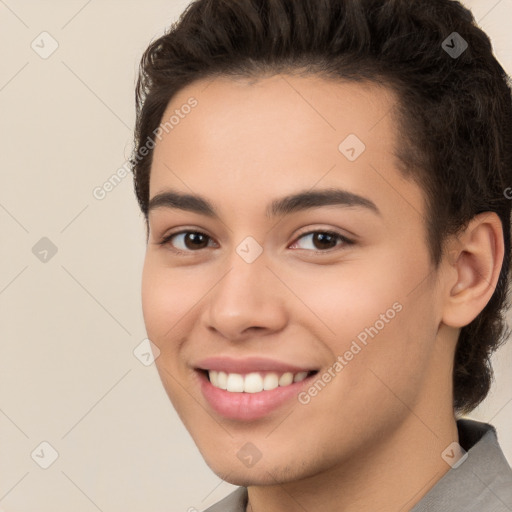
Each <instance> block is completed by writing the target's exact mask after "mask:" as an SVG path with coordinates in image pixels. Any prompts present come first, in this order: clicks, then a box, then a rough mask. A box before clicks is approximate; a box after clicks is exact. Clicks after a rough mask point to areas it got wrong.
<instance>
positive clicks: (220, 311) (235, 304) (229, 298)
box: [206, 237, 285, 338]
mask: <svg viewBox="0 0 512 512" xmlns="http://www.w3.org/2000/svg"><path fill="white" fill-rule="evenodd" d="M248 238H250V237H248ZM226 263H227V265H226V267H229V268H228V270H227V272H226V273H223V274H224V275H223V277H222V279H220V280H219V282H218V283H217V286H215V287H214V289H213V290H212V293H211V295H210V299H209V301H208V314H207V316H206V317H207V322H208V324H209V327H214V328H215V329H216V330H217V331H219V332H221V333H223V334H224V335H225V336H226V337H232V338H235V337H237V336H239V335H241V334H242V333H243V331H244V330H246V329H247V328H250V327H259V328H267V329H270V330H272V329H279V328H280V327H281V325H282V323H283V322H284V321H285V314H284V311H283V309H282V302H281V300H280V298H279V297H280V295H279V292H278V287H277V286H276V287H274V286H272V287H271V286H270V280H271V279H273V275H272V272H270V270H269V269H268V268H267V264H268V259H267V258H266V256H265V253H264V251H263V248H262V247H261V246H260V244H258V242H256V240H254V239H252V240H250V239H245V240H243V241H242V242H241V243H240V244H239V245H238V246H237V247H236V248H235V250H234V251H233V253H232V255H231V257H230V258H229V259H227V260H226Z"/></svg>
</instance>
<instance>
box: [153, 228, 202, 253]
mask: <svg viewBox="0 0 512 512" xmlns="http://www.w3.org/2000/svg"><path fill="white" fill-rule="evenodd" d="M209 241H210V237H209V236H208V235H205V234H204V233H201V232H199V231H181V232H180V233H172V234H170V235H168V236H166V237H165V238H164V239H163V240H162V241H161V242H160V244H161V245H170V246H171V247H173V249H174V250H176V251H177V252H194V251H197V250H200V249H205V248H206V247H208V242H209Z"/></svg>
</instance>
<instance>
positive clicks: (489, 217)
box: [442, 212, 505, 328]
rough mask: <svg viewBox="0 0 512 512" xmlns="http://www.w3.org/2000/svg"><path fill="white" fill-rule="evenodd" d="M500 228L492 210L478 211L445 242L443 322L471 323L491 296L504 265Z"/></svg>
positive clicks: (459, 325) (453, 324) (458, 325)
mask: <svg viewBox="0 0 512 512" xmlns="http://www.w3.org/2000/svg"><path fill="white" fill-rule="evenodd" d="M504 250H505V249H504V240H503V228H502V224H501V220H500V218H499V217H498V215H497V214H496V213H494V212H484V213H480V214H479V215H477V216H476V217H474V218H473V219H472V220H471V222H470V223H469V225H468V227H467V228H466V229H465V230H464V231H463V232H462V233H460V234H458V235H457V236H456V237H455V238H454V239H452V240H451V241H449V242H448V254H447V255H446V256H445V258H446V260H447V261H446V265H448V267H449V268H448V273H447V274H446V275H447V276H450V277H449V278H447V280H446V291H445V296H444V297H445V301H444V305H445V306H444V309H443V319H442V320H443V323H445V324H446V325H449V326H451V327H456V328H461V327H464V326H466V325H468V324H470V323H471V322H472V321H473V320H474V319H475V318H476V317H477V316H478V314H479V313H480V312H481V311H482V310H483V309H484V308H485V306H486V305H487V303H488V302H489V300H490V299H491V297H492V294H493V293H494V290H495V289H496V285H497V283H498V278H499V275H500V271H501V266H502V264H503V255H504Z"/></svg>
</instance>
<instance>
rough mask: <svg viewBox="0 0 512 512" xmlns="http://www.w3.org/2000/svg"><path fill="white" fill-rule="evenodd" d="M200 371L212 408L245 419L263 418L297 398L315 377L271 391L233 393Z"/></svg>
mask: <svg viewBox="0 0 512 512" xmlns="http://www.w3.org/2000/svg"><path fill="white" fill-rule="evenodd" d="M198 373H199V378H200V380H201V391H202V393H203V396H204V397H205V398H206V400H207V401H208V403H209V404H210V405H211V407H212V409H213V410H214V411H215V412H217V413H218V414H220V415H221V416H224V417H225V418H228V419H232V420H243V421H253V420H257V419H260V418H263V417H265V416H267V415H268V414H270V413H271V412H272V411H274V410H276V409H278V408H279V407H280V406H282V405H284V404H285V403H286V402H288V401H290V400H292V399H294V398H295V399H296V398H297V395H298V394H299V392H300V390H301V388H302V387H304V386H305V385H307V384H308V382H309V380H310V379H311V377H313V375H311V376H309V377H307V378H306V379H304V380H303V381H301V382H294V383H293V384H290V385H289V386H283V387H277V388H275V389H272V390H270V391H260V392H259V393H232V392H230V391H226V390H224V389H219V388H216V387H215V386H213V385H212V383H211V382H210V381H209V380H208V376H207V375H206V374H205V373H204V372H202V371H199V372H198Z"/></svg>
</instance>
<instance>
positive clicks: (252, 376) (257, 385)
mask: <svg viewBox="0 0 512 512" xmlns="http://www.w3.org/2000/svg"><path fill="white" fill-rule="evenodd" d="M244 391H245V392H246V393H259V392H260V391H263V379H262V377H261V375H260V374H259V373H249V374H248V375H246V376H245V379H244Z"/></svg>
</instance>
